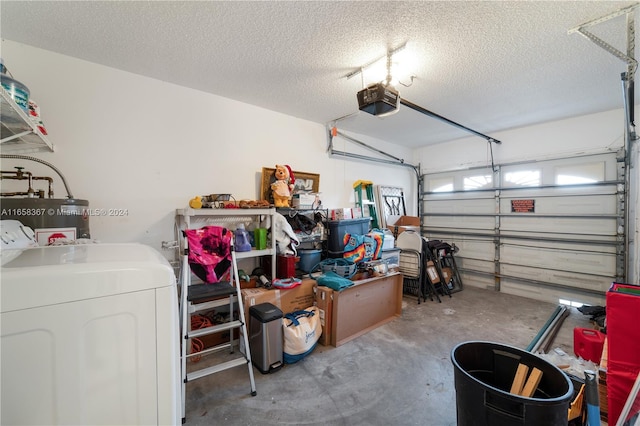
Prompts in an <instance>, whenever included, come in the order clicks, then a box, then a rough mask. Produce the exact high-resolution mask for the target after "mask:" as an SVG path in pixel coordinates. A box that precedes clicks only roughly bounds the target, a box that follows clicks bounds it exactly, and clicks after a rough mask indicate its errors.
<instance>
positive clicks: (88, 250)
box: [0, 244, 176, 312]
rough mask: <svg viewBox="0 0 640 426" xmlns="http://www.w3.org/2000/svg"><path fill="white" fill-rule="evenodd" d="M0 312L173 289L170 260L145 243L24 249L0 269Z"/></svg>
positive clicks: (174, 282)
mask: <svg viewBox="0 0 640 426" xmlns="http://www.w3.org/2000/svg"><path fill="white" fill-rule="evenodd" d="M1 278H2V285H1V293H0V306H1V312H9V311H15V310H20V309H28V308H35V307H38V306H47V305H53V304H57V303H66V302H73V301H77V300H85V299H92V298H98V297H105V296H111V295H115V294H124V293H130V292H136V291H144V290H149V289H154V288H160V287H167V286H175V284H176V278H175V274H174V272H173V269H172V268H171V266H170V265H169V262H168V261H167V260H166V259H165V258H164V257H163V256H162V255H161V254H160V253H159V252H158V251H156V250H154V249H153V248H151V247H149V246H146V245H142V244H88V245H73V246H49V247H37V248H30V249H26V250H24V251H23V252H22V254H20V255H19V256H18V257H17V258H15V259H14V260H12V261H10V262H8V263H6V264H5V265H3V266H2V269H1Z"/></svg>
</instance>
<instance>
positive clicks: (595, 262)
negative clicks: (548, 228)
mask: <svg viewBox="0 0 640 426" xmlns="http://www.w3.org/2000/svg"><path fill="white" fill-rule="evenodd" d="M585 249H589V248H588V247H585ZM500 262H502V263H504V264H510V265H521V266H529V267H534V268H541V269H542V268H548V269H555V270H562V271H571V272H577V273H586V274H596V275H602V276H610V274H611V271H613V270H615V264H616V263H615V256H612V255H602V254H598V253H588V252H586V251H566V250H553V249H546V248H541V247H536V246H511V245H505V246H503V249H502V251H501V253H500ZM518 276H519V275H518Z"/></svg>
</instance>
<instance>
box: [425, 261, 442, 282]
mask: <svg viewBox="0 0 640 426" xmlns="http://www.w3.org/2000/svg"><path fill="white" fill-rule="evenodd" d="M427 274H428V275H429V280H430V281H431V283H432V284H437V283H439V282H440V276H438V270H437V269H436V265H434V264H433V262H432V261H428V262H427Z"/></svg>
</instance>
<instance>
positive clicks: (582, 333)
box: [573, 327, 606, 364]
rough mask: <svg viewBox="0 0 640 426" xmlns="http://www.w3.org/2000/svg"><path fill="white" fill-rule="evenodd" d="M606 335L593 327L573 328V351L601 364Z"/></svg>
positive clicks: (583, 357)
mask: <svg viewBox="0 0 640 426" xmlns="http://www.w3.org/2000/svg"><path fill="white" fill-rule="evenodd" d="M605 337H606V335H605V334H604V333H601V332H599V331H598V330H594V329H592V328H580V327H576V328H574V329H573V352H574V353H575V354H576V356H579V357H582V359H585V360H587V361H592V362H594V363H596V364H600V357H601V356H602V348H604V338H605Z"/></svg>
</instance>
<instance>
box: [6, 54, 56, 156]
mask: <svg viewBox="0 0 640 426" xmlns="http://www.w3.org/2000/svg"><path fill="white" fill-rule="evenodd" d="M0 71H1V72H0V79H1V82H2V87H1V88H0V123H1V125H0V144H1V146H2V152H3V153H4V154H25V153H32V152H52V151H53V150H54V146H53V144H52V143H51V141H49V139H48V138H47V130H46V129H45V127H44V124H43V123H42V120H41V118H40V108H39V107H38V105H37V104H36V102H35V101H34V100H33V99H30V92H29V89H28V88H27V86H25V85H24V84H22V83H21V82H19V81H18V80H16V79H14V78H13V77H12V76H11V75H9V74H8V71H7V69H6V67H5V66H4V63H3V62H2V61H1V60H0Z"/></svg>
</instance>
